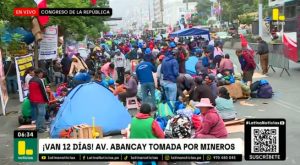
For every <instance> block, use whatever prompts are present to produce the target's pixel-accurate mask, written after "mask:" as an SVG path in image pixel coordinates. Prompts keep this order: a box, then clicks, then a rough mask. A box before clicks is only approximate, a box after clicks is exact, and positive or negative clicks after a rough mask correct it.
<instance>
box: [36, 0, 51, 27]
mask: <svg viewBox="0 0 300 165" xmlns="http://www.w3.org/2000/svg"><path fill="white" fill-rule="evenodd" d="M34 1H35V3H36V4H37V7H38V8H47V0H34ZM38 20H39V23H40V24H41V25H42V26H45V25H46V24H47V23H48V22H49V16H38Z"/></svg>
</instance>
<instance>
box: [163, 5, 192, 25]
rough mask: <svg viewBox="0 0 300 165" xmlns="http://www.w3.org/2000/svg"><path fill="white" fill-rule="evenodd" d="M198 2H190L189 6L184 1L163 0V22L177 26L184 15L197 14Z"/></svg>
mask: <svg viewBox="0 0 300 165" xmlns="http://www.w3.org/2000/svg"><path fill="white" fill-rule="evenodd" d="M196 5H197V3H196V2H189V3H188V5H187V4H186V3H184V0H163V8H164V10H163V20H164V23H165V24H167V25H176V24H177V22H178V21H179V19H180V18H181V16H182V15H184V16H185V15H186V14H190V13H194V12H195V7H196Z"/></svg>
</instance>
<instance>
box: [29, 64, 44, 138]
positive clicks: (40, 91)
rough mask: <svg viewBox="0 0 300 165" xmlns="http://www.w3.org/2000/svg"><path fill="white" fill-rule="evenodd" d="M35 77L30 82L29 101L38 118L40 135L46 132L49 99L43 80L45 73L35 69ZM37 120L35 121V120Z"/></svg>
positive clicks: (37, 127)
mask: <svg viewBox="0 0 300 165" xmlns="http://www.w3.org/2000/svg"><path fill="white" fill-rule="evenodd" d="M34 73H35V76H34V77H32V78H31V80H30V81H29V96H28V98H29V100H30V102H31V105H32V110H33V111H34V116H35V117H36V130H37V131H38V132H39V133H43V132H45V131H46V130H47V129H46V126H45V115H46V104H47V103H48V101H49V99H48V96H47V92H46V88H45V84H44V82H43V80H42V78H43V76H44V73H43V71H42V70H41V69H35V71H34ZM33 120H35V119H33Z"/></svg>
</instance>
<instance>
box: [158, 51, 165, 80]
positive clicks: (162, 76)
mask: <svg viewBox="0 0 300 165" xmlns="http://www.w3.org/2000/svg"><path fill="white" fill-rule="evenodd" d="M164 58H165V56H164V55H160V56H159V57H158V66H157V74H156V76H157V79H158V80H159V81H158V83H159V85H160V86H162V85H163V84H164V75H163V74H162V73H161V64H162V61H163V59H164Z"/></svg>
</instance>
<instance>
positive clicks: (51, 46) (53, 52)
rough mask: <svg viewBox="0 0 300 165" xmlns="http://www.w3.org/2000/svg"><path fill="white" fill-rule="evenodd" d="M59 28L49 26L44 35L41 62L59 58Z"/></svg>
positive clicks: (40, 53)
mask: <svg viewBox="0 0 300 165" xmlns="http://www.w3.org/2000/svg"><path fill="white" fill-rule="evenodd" d="M57 44H58V28H57V26H49V27H47V28H46V29H45V31H44V33H43V40H42V41H41V42H40V51H39V60H47V59H55V58H56V57H57Z"/></svg>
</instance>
